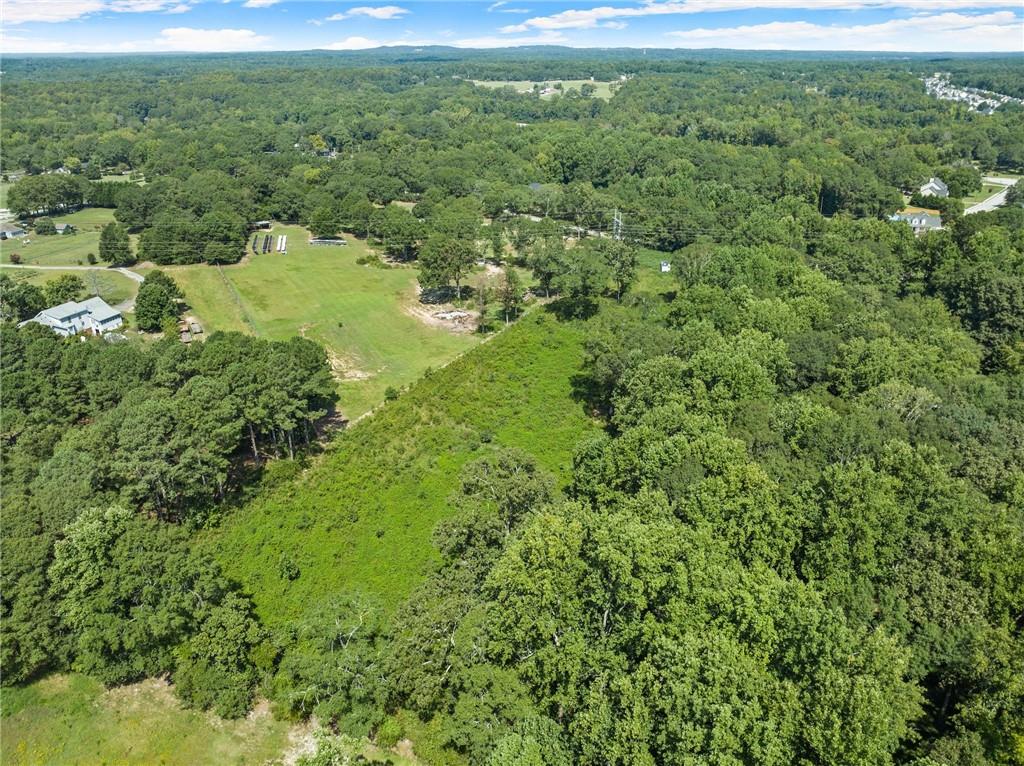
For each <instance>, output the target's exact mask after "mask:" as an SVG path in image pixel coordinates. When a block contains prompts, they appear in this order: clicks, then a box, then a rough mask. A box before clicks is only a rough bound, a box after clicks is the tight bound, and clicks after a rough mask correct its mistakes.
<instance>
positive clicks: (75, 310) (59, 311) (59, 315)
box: [40, 301, 89, 319]
mask: <svg viewBox="0 0 1024 766" xmlns="http://www.w3.org/2000/svg"><path fill="white" fill-rule="evenodd" d="M88 310H89V309H87V308H86V307H85V306H84V305H83V304H81V303H79V302H78V301H68V302H67V303H62V304H60V305H59V306H53V307H51V308H48V309H43V310H42V311H41V312H40V313H42V314H46V315H47V316H50V317H53V318H54V319H70V318H71V317H73V316H78V315H79V314H84V313H85V312H86V311H88Z"/></svg>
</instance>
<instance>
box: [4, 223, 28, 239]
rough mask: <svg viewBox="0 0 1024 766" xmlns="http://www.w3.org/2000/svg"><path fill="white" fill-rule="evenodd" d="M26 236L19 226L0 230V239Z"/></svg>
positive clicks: (25, 232)
mask: <svg viewBox="0 0 1024 766" xmlns="http://www.w3.org/2000/svg"><path fill="white" fill-rule="evenodd" d="M26 234H28V232H27V231H25V230H24V229H23V228H21V227H20V226H10V227H8V228H5V229H0V239H14V238H15V237H24V236H25V235H26Z"/></svg>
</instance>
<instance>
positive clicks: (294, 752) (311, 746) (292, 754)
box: [275, 717, 318, 766]
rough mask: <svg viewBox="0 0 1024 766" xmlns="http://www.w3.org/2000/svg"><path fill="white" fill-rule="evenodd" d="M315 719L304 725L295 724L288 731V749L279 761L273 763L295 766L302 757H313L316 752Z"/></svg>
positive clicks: (282, 765)
mask: <svg viewBox="0 0 1024 766" xmlns="http://www.w3.org/2000/svg"><path fill="white" fill-rule="evenodd" d="M317 726H318V724H317V722H316V718H315V717H313V718H310V720H308V721H306V722H305V723H301V724H296V725H295V726H293V727H292V728H291V729H289V730H288V747H287V749H286V750H285V751H284V753H283V754H282V755H281V760H280V761H275V764H277V763H279V764H281V766H295V764H296V763H298V761H299V759H300V758H302V757H303V756H304V755H313V754H314V753H315V752H316V730H317Z"/></svg>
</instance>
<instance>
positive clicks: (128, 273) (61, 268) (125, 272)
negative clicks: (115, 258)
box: [0, 263, 145, 282]
mask: <svg viewBox="0 0 1024 766" xmlns="http://www.w3.org/2000/svg"><path fill="white" fill-rule="evenodd" d="M0 269H39V270H42V271H116V272H117V273H118V274H123V275H124V276H126V277H128V279H130V280H132V281H133V282H141V281H142V280H143V279H145V277H144V276H142V275H141V274H139V273H138V272H135V271H132V270H131V269H124V268H119V269H112V268H110V267H109V266H37V265H35V264H33V263H0Z"/></svg>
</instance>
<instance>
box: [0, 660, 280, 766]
mask: <svg viewBox="0 0 1024 766" xmlns="http://www.w3.org/2000/svg"><path fill="white" fill-rule="evenodd" d="M291 729H292V726H291V724H289V723H286V722H283V721H275V720H274V718H273V717H272V716H271V715H270V711H269V710H268V709H266V708H265V707H264V708H262V709H257V710H255V711H254V712H253V713H252V714H250V715H249V716H248V717H247V718H242V719H240V720H237V721H225V720H221V719H218V718H217V717H216V716H212V715H210V714H207V713H202V712H197V711H194V710H186V709H184V708H182V706H181V703H180V702H179V701H178V699H177V698H176V697H175V696H174V695H173V693H172V692H171V690H170V688H169V687H168V686H167V684H166V683H165V682H163V681H161V680H159V679H149V680H146V681H143V682H141V683H137V684H130V685H128V686H122V687H115V688H113V689H109V690H108V689H104V688H103V685H102V684H100V683H99V682H98V681H94V680H93V679H91V678H87V677H86V676H81V675H54V676H49V677H47V678H44V679H43V680H41V681H36V682H35V683H33V684H30V685H29V686H25V687H22V688H17V689H4V700H3V718H2V719H0V735H2V741H3V762H4V764H5V765H6V766H46V765H48V764H53V766H57V765H58V764H59V765H60V766H93V764H119V765H122V764H123V765H125V766H127V765H128V764H132V765H135V764H138V766H149V764H164V765H165V766H192V765H193V764H202V763H210V764H212V763H218V764H265V763H267V762H268V761H270V760H271V759H273V758H275V757H277V756H279V755H281V754H282V753H283V752H284V751H285V750H286V748H287V747H288V744H289V731H290V730H291Z"/></svg>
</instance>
